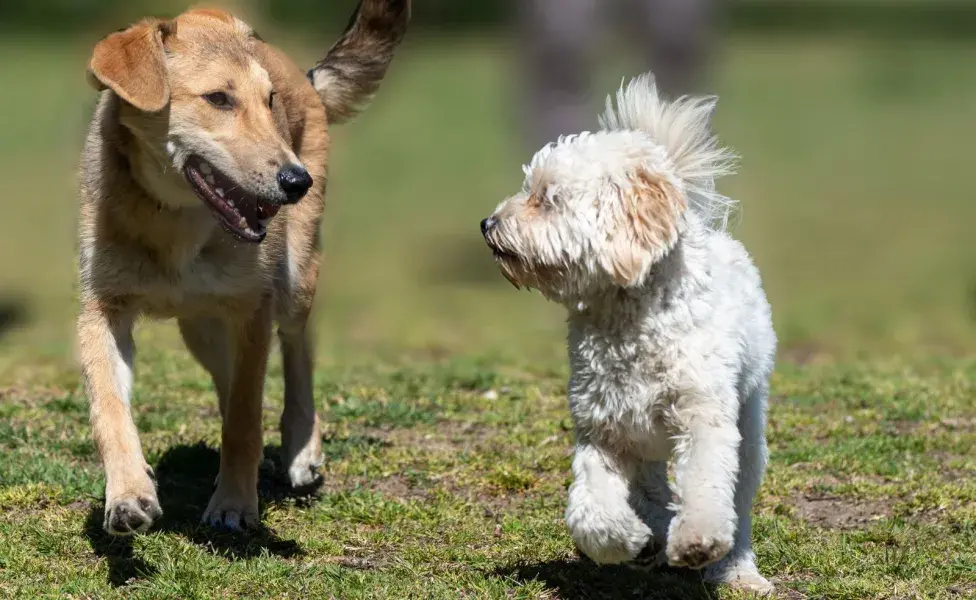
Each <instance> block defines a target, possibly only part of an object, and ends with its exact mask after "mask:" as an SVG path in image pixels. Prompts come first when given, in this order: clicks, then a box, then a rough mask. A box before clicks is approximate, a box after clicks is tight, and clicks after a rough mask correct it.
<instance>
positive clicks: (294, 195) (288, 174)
mask: <svg viewBox="0 0 976 600" xmlns="http://www.w3.org/2000/svg"><path fill="white" fill-rule="evenodd" d="M278 185H279V186H281V191H283V192H284V193H285V198H287V199H288V202H298V201H299V200H301V199H302V197H303V196H304V195H305V194H306V192H308V188H310V187H312V176H311V175H309V174H308V171H306V170H305V168H304V167H301V166H299V165H285V166H284V167H282V169H281V170H280V171H278Z"/></svg>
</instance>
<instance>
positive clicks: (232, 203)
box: [227, 198, 234, 208]
mask: <svg viewBox="0 0 976 600" xmlns="http://www.w3.org/2000/svg"><path fill="white" fill-rule="evenodd" d="M227 204H230V207H231V208H234V201H233V200H231V199H230V198H228V199H227Z"/></svg>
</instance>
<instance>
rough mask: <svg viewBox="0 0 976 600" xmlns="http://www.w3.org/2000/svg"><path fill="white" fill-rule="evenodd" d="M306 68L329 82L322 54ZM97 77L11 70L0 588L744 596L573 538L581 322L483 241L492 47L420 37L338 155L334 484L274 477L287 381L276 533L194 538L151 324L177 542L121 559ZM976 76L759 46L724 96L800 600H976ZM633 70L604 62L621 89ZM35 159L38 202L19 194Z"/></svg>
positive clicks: (775, 498)
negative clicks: (92, 206)
mask: <svg viewBox="0 0 976 600" xmlns="http://www.w3.org/2000/svg"><path fill="white" fill-rule="evenodd" d="M267 37H272V38H273V37H274V36H267ZM292 45H293V46H294V49H295V52H296V55H302V56H305V57H307V58H309V59H310V58H311V56H312V55H311V54H310V53H309V50H310V49H312V48H316V47H318V45H311V44H309V45H306V44H301V43H299V42H298V41H293V42H292ZM85 50H86V49H85V47H84V46H83V45H77V46H73V45H71V44H70V43H64V44H61V45H54V46H52V45H51V44H49V43H45V42H43V41H41V40H31V39H26V40H14V41H7V40H6V39H5V40H4V42H3V43H2V44H0V79H2V80H3V81H16V82H19V85H16V86H4V89H3V90H0V132H2V135H0V156H2V157H3V160H2V161H0V180H2V181H4V182H5V183H6V186H7V187H6V191H7V195H8V198H9V200H8V202H7V204H6V205H5V210H6V211H7V214H6V217H7V219H8V220H9V221H10V222H12V223H14V224H15V225H16V227H13V228H11V231H9V233H8V235H6V236H4V237H2V238H0V255H2V256H4V257H8V260H6V261H5V262H4V266H3V269H2V270H0V285H2V286H3V287H4V288H5V289H7V290H13V291H14V292H16V290H23V291H24V293H25V294H26V295H27V298H28V299H29V300H30V302H31V308H32V314H31V316H32V317H33V319H34V321H33V325H32V326H31V327H30V328H29V329H26V330H23V331H18V332H14V333H12V334H11V335H10V336H8V337H7V339H5V340H4V341H3V345H2V347H0V594H2V595H3V596H4V597H10V598H38V597H74V598H113V597H132V596H134V597H142V598H172V597H179V598H223V597H227V598H230V597H280V598H284V597H291V598H305V597H336V598H366V597H369V598H374V597H387V598H405V597H424V598H457V597H468V598H472V597H479V598H480V597H484V598H539V597H542V598H604V597H605V598H612V597H647V598H736V597H737V596H736V595H735V594H734V593H731V592H728V591H727V590H722V589H716V588H711V587H707V586H705V585H703V584H702V583H701V582H700V581H699V580H697V579H696V577H695V576H694V575H691V574H681V573H660V574H642V573H637V572H632V571H629V570H626V569H618V568H602V569H601V568H596V567H595V566H593V565H592V564H590V563H588V562H586V561H585V560H583V559H580V558H579V557H578V556H577V554H576V552H575V551H574V548H573V545H572V543H571V540H570V539H569V537H568V535H567V533H566V530H565V527H564V525H563V523H562V511H563V509H564V503H565V489H566V486H567V484H568V482H569V477H570V473H569V463H570V456H571V445H572V428H571V423H570V421H569V418H568V413H567V411H566V406H565V394H564V387H565V380H566V376H567V369H566V365H565V359H564V348H563V342H562V336H563V331H562V324H561V319H562V316H561V314H560V312H559V311H558V310H557V309H556V308H554V307H552V306H549V305H548V304H546V303H545V302H544V301H543V300H542V299H541V298H540V297H538V296H537V295H527V294H518V293H516V292H514V291H512V290H511V288H509V287H508V286H507V284H506V283H505V282H504V281H500V279H501V278H500V277H499V276H498V275H497V273H495V272H494V269H493V267H492V265H491V263H490V259H489V258H488V257H487V256H486V252H485V251H484V249H483V248H482V247H481V243H480V242H479V240H478V236H477V233H476V232H477V229H476V227H477V221H478V220H479V218H480V217H481V216H483V215H484V214H486V213H487V212H488V211H490V209H491V207H492V206H494V204H495V203H496V202H497V201H498V200H499V199H500V198H502V197H503V196H504V195H505V194H507V193H509V192H510V191H511V190H512V189H514V188H515V186H516V185H517V184H518V179H519V170H518V165H519V163H520V162H522V161H524V160H525V159H526V157H527V154H528V152H527V151H524V149H523V148H521V147H520V145H519V140H518V139H517V138H516V137H515V134H517V126H516V120H515V111H514V110H513V108H512V102H511V100H512V99H513V98H515V97H516V95H515V94H516V91H517V90H516V89H515V87H514V82H513V81H511V80H510V79H509V78H508V72H509V70H508V69H507V68H506V63H505V62H504V61H505V60H506V59H510V58H511V56H510V52H511V49H510V48H509V47H508V46H507V45H506V44H505V43H504V42H501V41H491V40H471V41H465V42H462V41H447V40H441V41H428V42H424V43H417V42H416V41H415V42H414V43H413V44H412V45H410V46H408V47H407V48H406V49H405V50H404V52H403V53H401V56H400V57H399V58H398V60H397V62H396V63H395V68H394V71H393V73H392V74H391V77H390V80H389V81H388V82H387V84H386V86H385V87H384V89H383V91H382V93H381V94H380V95H379V97H378V99H377V102H376V104H375V106H374V107H373V109H372V110H371V112H370V113H368V114H367V115H366V116H365V117H364V118H363V119H361V120H360V121H359V122H357V123H356V124H353V125H351V126H349V127H348V128H345V129H342V130H337V131H336V141H335V148H336V150H335V155H334V162H333V167H332V172H333V180H332V182H330V199H331V202H332V204H331V206H330V209H329V210H330V212H329V217H328V223H327V225H326V233H327V235H326V239H327V249H326V254H327V261H326V273H325V275H324V278H323V285H322V288H321V293H320V301H321V305H322V306H321V308H322V311H321V319H320V324H319V329H320V332H321V335H320V355H319V358H318V361H317V370H316V397H317V398H318V401H319V410H320V413H321V415H322V416H323V418H324V419H323V420H324V423H325V424H326V431H325V432H324V447H325V452H326V456H327V468H326V471H325V480H324V483H323V486H322V488H321V490H319V492H318V493H317V494H315V495H312V496H296V495H292V494H291V493H290V492H289V491H288V490H287V489H286V487H285V486H284V485H283V484H282V483H281V480H280V472H279V470H280V469H279V468H278V464H277V462H276V460H277V458H276V454H277V444H278V443H279V437H278V435H277V433H276V431H275V429H276V422H277V418H278V415H279V413H280V408H281V397H282V382H281V371H280V363H279V362H278V359H277V357H275V358H274V359H273V364H272V369H271V373H270V376H269V378H268V382H267V402H266V410H265V430H266V443H267V444H268V447H267V449H266V450H267V451H266V460H265V463H264V464H263V466H262V478H261V484H260V486H261V506H262V512H263V523H264V529H262V530H261V531H258V532H255V533H252V534H250V535H241V536H236V535H228V534H219V533H216V532H213V531H210V530H208V529H207V528H204V527H202V526H201V525H199V524H198V521H199V518H200V515H201V514H202V511H203V509H204V507H205V503H206V500H207V498H208V495H209V493H210V491H211V484H212V482H213V477H214V475H215V474H216V469H217V464H218V463H217V461H218V455H217V450H216V448H217V441H218V433H219V423H218V416H217V407H216V402H215V399H214V397H213V394H212V392H211V391H210V387H209V384H208V382H207V378H206V376H205V375H204V373H203V371H202V370H201V369H200V368H199V367H197V366H196V365H194V364H193V363H192V362H191V361H190V359H189V358H188V356H187V354H186V352H185V351H184V350H182V349H181V348H180V345H179V343H178V341H177V340H178V335H177V333H176V332H175V331H174V328H173V327H172V326H171V325H166V324H161V325H160V324H146V325H145V326H142V327H140V329H139V332H138V336H137V339H138V342H139V348H140V354H139V358H138V361H137V384H136V390H135V398H134V401H133V410H134V413H135V418H136V422H137V423H138V425H139V429H140V431H141V433H142V440H143V444H144V447H145V450H146V454H147V458H148V460H149V462H150V463H151V464H152V465H153V466H154V468H155V470H156V473H157V475H158V478H159V488H160V498H161V501H162V504H163V508H164V511H165V516H164V518H163V519H162V521H161V522H160V523H159V525H158V527H156V528H155V529H154V530H153V531H152V532H151V533H149V534H148V535H143V536H140V537H138V538H135V539H133V540H131V541H119V540H113V539H110V538H109V537H108V536H106V535H105V534H104V533H102V531H101V515H102V510H103V507H102V492H103V484H104V480H103V476H102V473H101V471H100V468H99V466H98V463H97V458H96V456H95V453H94V447H93V445H92V443H91V440H90V435H89V432H88V424H87V417H86V411H87V409H86V405H85V400H84V398H83V396H82V394H81V392H80V390H79V383H78V376H77V372H76V370H75V367H74V365H73V363H72V360H71V353H70V349H71V341H70V340H71V338H70V317H71V314H72V311H73V303H72V288H71V281H72V277H73V275H72V273H73V269H74V266H73V262H72V256H73V232H72V228H73V223H74V210H73V207H74V200H73V196H72V186H73V181H72V178H71V176H70V173H71V169H72V165H73V163H74V161H75V160H76V156H77V151H78V149H79V147H80V142H81V137H82V133H81V132H82V130H83V128H84V124H85V120H86V119H87V116H88V111H89V109H90V106H91V104H92V98H93V95H92V94H91V93H90V92H86V90H85V88H84V82H83V78H82V77H81V73H82V66H83V64H84V59H85ZM974 58H976V45H970V44H964V43H948V42H935V41H928V42H921V41H917V40H911V39H909V40H899V41H898V43H897V44H896V43H895V42H890V43H889V42H885V41H883V40H877V39H875V40H873V41H871V42H866V41H863V40H858V39H851V38H831V39H815V38H814V39H803V40H797V39H775V38H773V39H769V38H762V39H758V38H741V37H739V38H733V39H731V40H729V45H728V46H727V48H726V49H725V55H724V57H723V61H722V64H721V69H719V70H717V72H716V87H717V89H718V91H719V92H720V94H721V96H722V98H723V100H722V103H721V104H720V111H719V113H720V114H719V116H718V121H717V128H718V130H719V131H720V133H721V134H722V135H723V137H724V138H725V139H726V140H728V141H729V142H730V143H732V144H733V145H735V146H736V147H737V148H738V149H739V151H740V152H741V153H742V154H743V156H744V161H743V166H742V175H741V176H739V177H736V178H734V179H731V180H730V181H728V182H727V183H726V184H725V189H726V190H727V191H728V192H729V193H730V194H732V195H734V196H736V197H738V198H740V199H741V200H742V203H743V216H742V220H741V222H740V224H739V226H738V228H737V235H738V236H739V237H741V238H742V239H743V240H744V241H745V243H746V244H747V246H748V247H749V248H750V249H751V250H752V252H753V253H754V255H755V257H756V260H757V262H758V264H759V266H760V268H761V269H762V271H763V273H764V277H765V282H766V287H767V290H768V292H769V295H770V299H771V301H772V304H773V307H774V313H775V316H776V317H775V318H776V326H777V330H778V332H779V335H780V337H781V340H782V351H781V356H780V361H779V367H778V369H777V372H776V374H775V377H774V380H773V386H772V387H773V394H774V397H773V398H772V400H771V408H770V425H769V430H768V435H769V441H770V445H771V450H772V457H771V464H770V469H769V473H768V476H767V478H766V480H765V482H764V484H763V487H762V489H761V492H760V496H759V500H758V503H757V507H756V510H755V514H756V525H755V534H754V544H755V548H756V552H757V554H758V558H759V564H760V569H761V570H762V571H763V573H765V574H767V575H768V576H770V577H772V578H773V579H774V580H775V581H776V583H777V587H778V590H779V594H780V596H781V597H784V598H803V597H807V598H837V599H860V598H936V599H939V598H945V599H949V598H963V597H967V596H971V595H973V594H974V593H976V509H974V507H976V459H974V455H973V452H972V448H974V447H976V403H974V400H973V399H974V397H976V359H974V358H973V356H974V354H973V350H974V349H976V328H974V327H973V323H972V320H973V316H972V302H973V295H972V285H973V275H974V272H976V269H974V267H976V254H974V253H973V252H971V251H970V248H971V239H972V238H971V223H972V222H973V220H974V218H976V204H973V203H972V199H971V193H970V192H969V191H968V188H967V187H966V186H965V185H963V184H960V183H958V181H959V180H961V177H960V174H965V173H966V172H967V169H968V168H970V164H969V163H970V162H971V159H970V156H971V152H970V151H969V144H968V140H970V139H972V138H973V137H974V134H976V119H974V117H976V114H974V113H976V105H974V104H973V103H972V102H971V101H969V98H971V97H972V95H973V92H974V91H976V80H974V78H973V77H972V75H971V64H972V61H973V59H974ZM305 62H308V61H307V60H306V61H305ZM633 71H634V69H632V68H629V67H627V66H626V65H623V64H621V65H620V66H619V67H613V68H608V69H607V72H606V73H605V74H604V75H605V77H604V78H602V79H603V81H604V82H605V83H604V84H603V89H607V90H609V89H610V87H612V85H613V84H614V82H615V81H617V80H618V78H619V76H622V75H624V74H627V73H629V72H633ZM79 98H86V99H87V100H86V101H85V102H79V101H78V99H79ZM38 165H44V168H45V172H44V173H43V175H44V186H43V188H42V189H40V190H38V187H37V182H36V180H35V179H33V178H24V174H25V173H27V174H31V173H35V172H36V171H37V168H38ZM42 267H43V268H42Z"/></svg>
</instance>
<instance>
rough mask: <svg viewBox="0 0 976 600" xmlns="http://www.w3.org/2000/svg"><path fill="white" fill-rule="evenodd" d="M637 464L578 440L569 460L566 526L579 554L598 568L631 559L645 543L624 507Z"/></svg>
mask: <svg viewBox="0 0 976 600" xmlns="http://www.w3.org/2000/svg"><path fill="white" fill-rule="evenodd" d="M637 467H638V465H637V463H636V462H635V461H634V460H632V459H630V458H627V457H623V456H620V455H614V454H611V453H608V452H606V451H603V450H601V449H600V448H598V447H596V446H594V445H592V444H589V443H587V442H585V441H583V440H580V442H579V443H578V444H577V446H576V456H575V458H574V459H573V476H574V480H573V484H572V485H571V486H570V487H569V503H568V505H567V507H566V525H567V526H568V527H569V533H570V535H571V536H572V537H573V540H575V542H576V545H577V546H578V547H579V549H580V551H582V552H583V553H584V554H586V555H587V556H588V557H590V558H591V559H593V561H594V562H597V563H601V564H614V563H621V562H626V561H629V560H632V559H633V558H634V557H636V556H637V555H638V554H639V553H640V552H641V550H643V549H644V546H645V545H646V544H647V542H648V540H649V539H650V538H651V536H652V533H651V529H650V528H649V527H648V526H647V525H646V524H644V522H643V521H642V520H641V519H640V517H639V516H638V515H637V513H636V512H635V511H634V508H633V507H632V506H631V503H630V494H631V490H632V489H634V486H633V485H632V483H633V481H634V478H635V477H636V475H637V472H638V471H637Z"/></svg>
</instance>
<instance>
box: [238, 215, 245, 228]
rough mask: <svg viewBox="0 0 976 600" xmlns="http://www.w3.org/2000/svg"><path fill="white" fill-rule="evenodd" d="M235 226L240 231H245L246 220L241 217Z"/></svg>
mask: <svg viewBox="0 0 976 600" xmlns="http://www.w3.org/2000/svg"><path fill="white" fill-rule="evenodd" d="M237 226H238V227H240V228H241V229H247V219H245V218H244V217H241V220H240V221H239V222H238V223H237Z"/></svg>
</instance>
